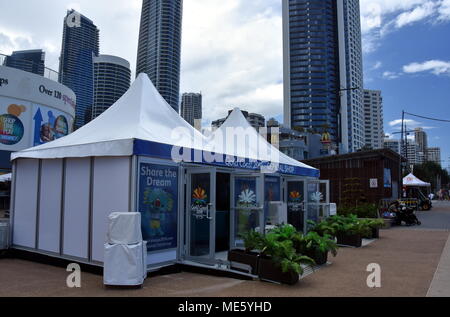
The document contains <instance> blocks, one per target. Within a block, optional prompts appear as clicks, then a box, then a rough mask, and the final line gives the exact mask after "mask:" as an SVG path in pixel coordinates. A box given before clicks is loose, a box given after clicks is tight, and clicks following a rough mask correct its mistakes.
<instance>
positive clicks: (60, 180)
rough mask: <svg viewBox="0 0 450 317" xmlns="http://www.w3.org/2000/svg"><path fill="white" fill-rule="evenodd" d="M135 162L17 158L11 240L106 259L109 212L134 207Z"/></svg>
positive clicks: (78, 256)
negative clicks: (132, 170) (132, 166)
mask: <svg viewBox="0 0 450 317" xmlns="http://www.w3.org/2000/svg"><path fill="white" fill-rule="evenodd" d="M131 162H132V157H101V158H71V159H64V160H61V159H56V160H55V159H49V160H31V159H18V160H17V161H16V163H15V164H16V170H17V172H16V179H15V188H16V189H17V190H16V191H15V194H14V197H13V199H14V213H13V246H15V247H18V248H25V249H33V250H36V251H38V252H42V253H47V254H53V255H59V256H61V257H66V258H70V259H72V258H73V259H79V260H83V261H84V262H89V263H102V262H103V252H104V247H103V246H104V243H105V241H106V232H107V217H108V215H109V214H110V213H112V212H115V211H124V212H128V211H130V205H131V200H130V199H131V197H133V196H132V195H131V192H130V191H131V179H132V178H131V177H130V172H131Z"/></svg>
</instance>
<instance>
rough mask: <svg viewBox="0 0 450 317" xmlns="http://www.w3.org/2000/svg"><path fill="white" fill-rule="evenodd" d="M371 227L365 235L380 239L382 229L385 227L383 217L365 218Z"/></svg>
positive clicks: (369, 237) (368, 237)
mask: <svg viewBox="0 0 450 317" xmlns="http://www.w3.org/2000/svg"><path fill="white" fill-rule="evenodd" d="M362 221H364V222H365V224H366V225H367V226H368V227H369V233H368V234H366V235H365V236H364V238H366V239H379V238H380V229H381V228H383V227H384V220H383V219H364V220H362Z"/></svg>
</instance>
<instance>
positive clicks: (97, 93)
mask: <svg viewBox="0 0 450 317" xmlns="http://www.w3.org/2000/svg"><path fill="white" fill-rule="evenodd" d="M130 81H131V70H130V63H129V62H128V61H126V60H124V59H123V58H120V57H117V56H111V55H99V56H98V57H94V105H93V107H92V119H95V118H97V117H98V116H99V115H101V114H102V113H103V112H104V111H106V110H107V109H108V108H109V107H111V106H112V105H113V104H114V103H115V102H116V101H117V100H119V98H120V97H122V96H123V94H124V93H125V92H126V91H127V90H128V89H129V88H130Z"/></svg>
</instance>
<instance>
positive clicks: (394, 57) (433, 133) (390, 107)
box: [364, 14, 450, 167]
mask: <svg viewBox="0 0 450 317" xmlns="http://www.w3.org/2000/svg"><path fill="white" fill-rule="evenodd" d="M397 17H398V15H395V14H392V15H389V16H387V17H386V21H392V20H395V19H396V18H397ZM449 39H450V23H449V20H446V21H445V20H442V21H437V20H436V15H430V16H429V17H425V18H423V19H421V20H420V21H417V22H414V23H411V24H410V25H406V26H403V27H401V28H399V29H395V28H394V30H393V31H391V32H388V33H387V34H385V35H383V36H382V37H381V38H379V39H378V40H377V45H376V48H375V49H373V50H368V51H366V53H365V54H364V57H365V58H364V68H365V86H366V88H369V89H380V90H382V92H383V97H384V118H385V131H386V132H387V133H392V132H397V131H399V129H400V125H399V124H395V125H394V121H396V120H398V119H400V118H401V111H402V110H405V111H407V112H410V113H414V114H418V115H423V116H428V117H435V118H439V119H448V120H450V40H449ZM405 66H409V67H406V68H405ZM407 119H408V120H413V121H410V122H409V123H408V124H409V126H410V127H411V128H414V127H418V126H420V127H424V128H425V129H426V131H427V133H428V136H429V145H430V146H439V147H441V149H442V160H444V162H443V165H444V166H445V167H447V166H450V159H449V157H450V142H449V141H448V139H447V134H448V133H449V131H450V123H439V122H434V121H428V120H423V119H419V118H415V117H412V116H407ZM395 137H396V138H398V135H397V136H395Z"/></svg>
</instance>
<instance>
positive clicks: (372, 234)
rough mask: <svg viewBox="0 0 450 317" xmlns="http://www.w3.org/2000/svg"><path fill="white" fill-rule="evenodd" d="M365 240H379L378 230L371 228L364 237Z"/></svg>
mask: <svg viewBox="0 0 450 317" xmlns="http://www.w3.org/2000/svg"><path fill="white" fill-rule="evenodd" d="M364 238H365V239H379V238H380V229H378V228H376V229H374V228H372V229H371V230H370V234H368V235H367V236H365V237H364Z"/></svg>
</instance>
